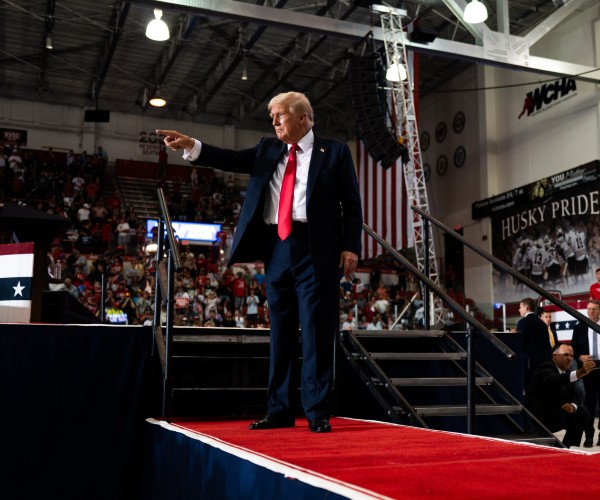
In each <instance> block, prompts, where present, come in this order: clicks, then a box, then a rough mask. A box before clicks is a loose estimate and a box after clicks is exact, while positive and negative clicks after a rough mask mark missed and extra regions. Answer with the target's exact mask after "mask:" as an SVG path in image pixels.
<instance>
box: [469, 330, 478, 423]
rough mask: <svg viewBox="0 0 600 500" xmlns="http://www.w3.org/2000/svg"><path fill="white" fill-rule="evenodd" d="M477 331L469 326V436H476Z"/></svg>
mask: <svg viewBox="0 0 600 500" xmlns="http://www.w3.org/2000/svg"><path fill="white" fill-rule="evenodd" d="M476 334H477V329H475V328H473V326H472V325H469V324H468V325H467V434H475V418H476V414H477V403H476V401H475V376H476V374H475V343H476Z"/></svg>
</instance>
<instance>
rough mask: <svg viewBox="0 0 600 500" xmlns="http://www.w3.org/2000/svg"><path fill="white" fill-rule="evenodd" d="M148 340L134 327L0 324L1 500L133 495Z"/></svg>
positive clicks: (144, 412) (146, 399) (137, 482)
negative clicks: (0, 405)
mask: <svg viewBox="0 0 600 500" xmlns="http://www.w3.org/2000/svg"><path fill="white" fill-rule="evenodd" d="M151 343H152V331H151V329H150V328H149V327H141V326H136V327H127V326H122V327H118V326H117V327H115V326H96V325H93V326H92V325H68V326H58V325H31V324H25V325H22V324H2V325H0V401H1V404H2V409H1V412H0V429H1V431H0V432H1V434H0V442H1V448H0V449H1V451H0V456H1V457H2V460H1V462H0V485H1V486H0V488H1V489H0V492H1V493H0V496H1V497H2V498H3V499H6V500H13V499H14V500H16V499H18V500H28V499H36V500H37V499H45V500H48V499H60V500H68V499H86V500H89V499H99V500H100V499H102V500H107V499H127V500H129V499H137V498H141V497H140V493H141V491H142V489H143V484H142V483H143V461H144V457H143V455H144V449H143V446H144V437H143V432H144V420H145V418H147V417H149V416H154V415H157V414H158V411H157V410H156V408H158V405H156V408H155V407H154V405H153V404H152V397H153V396H154V394H153V393H154V392H155V391H154V389H157V390H156V392H158V388H159V387H160V386H159V384H158V383H152V386H153V387H150V385H151V384H150V383H151V380H152V369H151V367H152V365H153V363H150V348H151ZM151 390H152V392H151ZM156 396H158V397H160V394H156ZM165 498H167V497H165Z"/></svg>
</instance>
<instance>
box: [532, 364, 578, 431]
mask: <svg viewBox="0 0 600 500" xmlns="http://www.w3.org/2000/svg"><path fill="white" fill-rule="evenodd" d="M565 403H575V404H576V405H577V407H578V408H579V407H581V404H582V402H581V400H580V399H579V397H578V395H577V391H576V390H575V383H574V382H571V381H570V375H569V373H566V372H565V373H559V371H558V368H557V367H556V365H555V364H554V361H545V362H544V363H542V364H541V365H539V366H538V367H537V369H536V370H535V372H534V374H533V378H532V379H531V383H530V384H529V387H528V388H527V392H526V393H525V407H526V408H527V409H529V410H530V411H531V413H533V414H534V415H535V416H536V417H537V418H538V419H539V420H540V421H541V422H542V423H543V424H544V425H545V426H546V427H548V429H549V430H550V431H552V432H556V431H558V430H560V429H561V428H562V421H563V417H564V415H565V412H564V410H562V405H563V404H565ZM578 411H579V410H578Z"/></svg>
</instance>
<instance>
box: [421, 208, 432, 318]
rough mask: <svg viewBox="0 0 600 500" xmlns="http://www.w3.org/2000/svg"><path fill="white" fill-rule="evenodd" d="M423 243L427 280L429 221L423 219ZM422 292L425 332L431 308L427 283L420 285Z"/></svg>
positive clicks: (424, 270) (424, 272) (424, 269)
mask: <svg viewBox="0 0 600 500" xmlns="http://www.w3.org/2000/svg"><path fill="white" fill-rule="evenodd" d="M423 243H424V244H425V250H424V252H425V253H424V255H423V257H424V262H423V274H425V276H427V277H428V278H429V245H430V244H431V242H430V241H429V221H428V220H427V219H425V218H424V219H423ZM422 285H423V286H422V290H423V314H424V317H423V321H424V325H425V330H429V329H430V328H431V318H430V316H429V310H430V308H431V304H430V301H429V287H428V286H427V283H423V284H422Z"/></svg>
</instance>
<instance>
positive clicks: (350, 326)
mask: <svg viewBox="0 0 600 500" xmlns="http://www.w3.org/2000/svg"><path fill="white" fill-rule="evenodd" d="M356 329H357V325H356V319H355V318H354V315H353V314H352V313H351V312H349V313H348V316H346V320H345V321H344V322H343V323H342V330H356Z"/></svg>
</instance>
